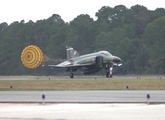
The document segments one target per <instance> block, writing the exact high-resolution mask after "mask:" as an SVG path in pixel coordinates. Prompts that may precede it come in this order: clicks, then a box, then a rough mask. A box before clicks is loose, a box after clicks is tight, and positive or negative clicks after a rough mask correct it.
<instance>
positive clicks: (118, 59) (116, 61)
mask: <svg viewBox="0 0 165 120" xmlns="http://www.w3.org/2000/svg"><path fill="white" fill-rule="evenodd" d="M113 62H115V63H119V62H121V59H120V58H119V57H115V58H113Z"/></svg>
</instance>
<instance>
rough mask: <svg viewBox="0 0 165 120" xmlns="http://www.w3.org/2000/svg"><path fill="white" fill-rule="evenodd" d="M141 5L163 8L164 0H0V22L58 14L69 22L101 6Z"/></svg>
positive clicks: (26, 20) (94, 11) (149, 7)
mask: <svg viewBox="0 0 165 120" xmlns="http://www.w3.org/2000/svg"><path fill="white" fill-rule="evenodd" d="M137 4H139V5H143V6H145V7H147V8H148V9H149V10H155V9H156V8H165V0H151V1H149V0H0V23H2V22H7V23H8V24H11V23H12V22H14V21H19V22H20V21H21V20H25V22H28V21H29V20H32V21H33V22H36V21H37V20H42V19H47V18H49V17H51V16H52V14H58V15H60V16H61V17H62V19H63V20H64V21H65V22H69V21H71V20H73V19H74V18H76V17H77V16H78V15H80V14H88V15H90V16H91V17H92V18H94V19H96V18H95V13H96V12H97V11H98V10H99V9H101V7H103V6H110V7H114V6H116V5H125V6H126V7H127V8H130V7H131V6H134V5H137Z"/></svg>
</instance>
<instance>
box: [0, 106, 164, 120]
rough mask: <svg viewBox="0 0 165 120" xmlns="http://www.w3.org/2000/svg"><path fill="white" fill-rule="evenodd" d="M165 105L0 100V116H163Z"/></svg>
mask: <svg viewBox="0 0 165 120" xmlns="http://www.w3.org/2000/svg"><path fill="white" fill-rule="evenodd" d="M164 111H165V105H147V104H45V105H39V104H11V103H10V104H8V103H7V104H0V120H164V118H165V114H164Z"/></svg>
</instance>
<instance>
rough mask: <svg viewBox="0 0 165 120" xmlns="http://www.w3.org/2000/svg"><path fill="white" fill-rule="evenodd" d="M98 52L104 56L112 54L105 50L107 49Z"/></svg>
mask: <svg viewBox="0 0 165 120" xmlns="http://www.w3.org/2000/svg"><path fill="white" fill-rule="evenodd" d="M99 53H100V54H102V55H104V56H112V54H111V53H109V52H107V51H100V52H99Z"/></svg>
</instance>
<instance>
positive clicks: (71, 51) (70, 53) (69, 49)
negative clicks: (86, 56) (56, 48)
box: [66, 46, 80, 60]
mask: <svg viewBox="0 0 165 120" xmlns="http://www.w3.org/2000/svg"><path fill="white" fill-rule="evenodd" d="M66 52H67V59H68V60H69V59H71V58H74V57H78V56H80V55H79V53H78V52H77V51H76V50H74V49H73V48H72V47H70V46H66Z"/></svg>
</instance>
